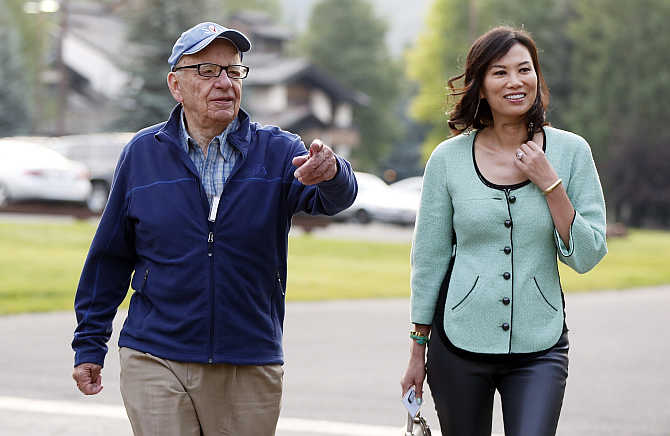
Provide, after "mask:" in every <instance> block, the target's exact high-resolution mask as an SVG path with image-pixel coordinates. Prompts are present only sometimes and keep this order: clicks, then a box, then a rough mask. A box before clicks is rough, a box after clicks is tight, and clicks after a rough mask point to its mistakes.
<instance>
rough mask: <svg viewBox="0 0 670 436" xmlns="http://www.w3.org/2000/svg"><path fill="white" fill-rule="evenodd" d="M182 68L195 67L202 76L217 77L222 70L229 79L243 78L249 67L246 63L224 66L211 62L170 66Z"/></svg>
mask: <svg viewBox="0 0 670 436" xmlns="http://www.w3.org/2000/svg"><path fill="white" fill-rule="evenodd" d="M184 68H195V69H197V70H198V74H199V75H201V76H202V77H219V76H220V75H221V73H222V72H223V71H224V70H225V72H226V75H227V76H228V77H229V78H231V79H244V78H245V77H247V75H248V74H249V67H247V66H246V65H228V66H225V67H224V66H223V65H219V64H211V63H205V64H196V65H186V66H183V67H177V68H172V71H179V70H183V69H184Z"/></svg>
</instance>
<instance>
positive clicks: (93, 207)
mask: <svg viewBox="0 0 670 436" xmlns="http://www.w3.org/2000/svg"><path fill="white" fill-rule="evenodd" d="M108 197H109V186H108V185H107V183H105V182H93V189H91V193H90V194H89V196H88V198H87V199H86V207H88V210H90V211H91V212H93V213H101V212H102V211H103V210H104V209H105V205H107V199H108Z"/></svg>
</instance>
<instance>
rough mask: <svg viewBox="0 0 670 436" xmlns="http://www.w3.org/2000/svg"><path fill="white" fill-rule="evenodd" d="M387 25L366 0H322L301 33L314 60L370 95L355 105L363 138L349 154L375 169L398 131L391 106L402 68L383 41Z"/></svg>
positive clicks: (341, 80)
mask: <svg viewBox="0 0 670 436" xmlns="http://www.w3.org/2000/svg"><path fill="white" fill-rule="evenodd" d="M386 31H387V25H386V23H385V22H384V21H383V20H382V19H380V18H378V17H376V16H375V14H374V11H373V9H372V6H371V5H370V4H369V3H368V2H367V1H365V0H322V1H321V2H319V3H317V4H316V5H315V6H314V8H313V9H312V12H311V15H310V19H309V24H308V28H307V31H306V33H305V36H304V39H303V47H304V51H305V53H306V54H307V56H308V58H309V59H310V60H311V61H312V62H313V63H314V64H315V65H318V66H319V68H322V69H324V70H325V71H327V72H329V73H331V74H333V75H334V76H335V77H336V78H337V79H338V80H339V81H340V82H342V83H343V84H344V85H346V86H349V87H351V88H353V89H356V90H358V91H361V92H363V93H365V94H367V95H368V96H369V97H370V103H369V105H368V106H363V107H361V106H359V107H356V108H355V109H354V122H355V123H356V125H357V127H358V129H359V132H360V135H361V144H360V146H359V147H358V148H357V149H356V150H355V151H354V153H353V160H354V161H355V163H356V166H357V167H358V168H361V169H368V170H374V169H377V167H378V165H379V164H380V161H381V159H382V158H383V157H385V155H386V154H387V153H388V151H389V149H390V144H391V142H392V141H393V140H394V139H395V138H397V137H398V136H399V134H400V129H399V125H398V123H397V122H396V120H395V117H394V114H393V111H394V108H395V103H396V101H397V100H396V99H397V96H398V93H399V80H401V71H402V70H401V68H400V67H399V65H397V64H396V63H394V62H393V60H392V59H391V55H390V53H389V50H388V48H387V47H386V43H385V36H386Z"/></svg>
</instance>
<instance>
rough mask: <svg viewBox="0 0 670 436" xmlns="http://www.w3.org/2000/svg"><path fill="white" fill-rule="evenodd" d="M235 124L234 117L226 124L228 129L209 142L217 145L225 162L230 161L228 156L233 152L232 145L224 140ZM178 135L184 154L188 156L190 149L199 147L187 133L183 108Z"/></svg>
mask: <svg viewBox="0 0 670 436" xmlns="http://www.w3.org/2000/svg"><path fill="white" fill-rule="evenodd" d="M237 124H238V123H237V117H235V118H233V121H232V122H231V123H230V124H228V127H226V128H225V130H224V131H223V132H221V134H219V135H218V136H215V137H214V138H212V142H210V144H217V145H218V147H219V151H220V152H221V155H222V156H223V159H224V160H225V161H228V159H230V155H231V154H232V152H233V147H232V144H230V145H229V144H228V143H227V142H226V140H227V138H228V134H229V133H230V132H233V131H234V130H235V129H237ZM179 135H180V136H181V144H182V147H184V151H185V152H186V154H188V151H189V149H190V148H191V147H197V146H199V144H198V143H197V142H196V140H195V139H193V138H192V137H191V135H189V133H188V129H187V128H186V117H185V116H184V108H183V107H182V110H181V117H180V128H179Z"/></svg>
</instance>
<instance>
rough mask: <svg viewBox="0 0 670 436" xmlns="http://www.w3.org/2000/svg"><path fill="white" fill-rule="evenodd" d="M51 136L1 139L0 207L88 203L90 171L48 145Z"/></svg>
mask: <svg viewBox="0 0 670 436" xmlns="http://www.w3.org/2000/svg"><path fill="white" fill-rule="evenodd" d="M45 141H48V138H30V137H9V138H0V206H5V205H6V204H7V203H8V202H10V201H23V200H49V201H68V202H77V203H85V202H86V199H87V198H88V196H89V194H90V193H91V182H90V181H89V172H88V169H87V168H86V166H85V165H83V164H81V163H79V162H74V161H71V160H69V159H67V158H66V157H64V156H63V155H61V154H60V153H58V152H56V151H54V150H51V149H50V148H47V147H45V146H44V145H42V144H44V142H45Z"/></svg>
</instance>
